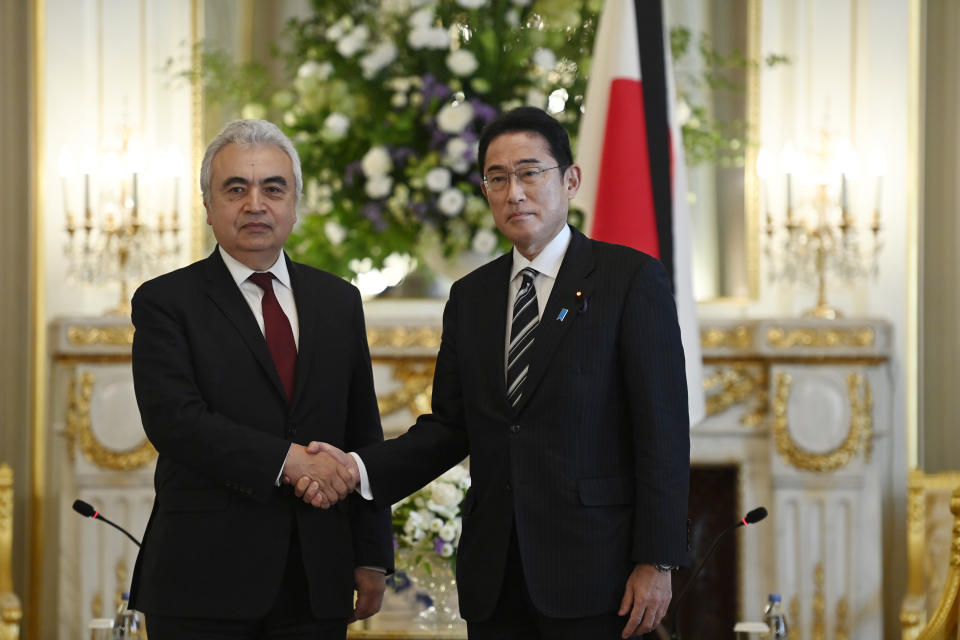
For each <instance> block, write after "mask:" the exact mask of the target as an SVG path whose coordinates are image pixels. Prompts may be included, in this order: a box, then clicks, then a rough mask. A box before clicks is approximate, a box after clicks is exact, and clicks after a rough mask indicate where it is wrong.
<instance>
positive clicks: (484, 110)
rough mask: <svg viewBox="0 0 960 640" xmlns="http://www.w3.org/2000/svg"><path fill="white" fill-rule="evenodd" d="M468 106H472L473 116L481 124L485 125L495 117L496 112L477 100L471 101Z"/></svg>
mask: <svg viewBox="0 0 960 640" xmlns="http://www.w3.org/2000/svg"><path fill="white" fill-rule="evenodd" d="M470 104H471V105H472V106H473V114H474V116H476V118H477V120H479V121H480V122H482V123H483V124H487V123H488V122H490V121H491V120H493V119H494V118H496V117H497V110H496V109H494V108H493V107H491V106H490V105H488V104H487V103H486V102H483V101H482V100H480V99H479V98H473V99H471V100H470Z"/></svg>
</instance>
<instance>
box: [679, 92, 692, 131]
mask: <svg viewBox="0 0 960 640" xmlns="http://www.w3.org/2000/svg"><path fill="white" fill-rule="evenodd" d="M691 115H693V113H692V112H691V111H690V105H689V104H687V101H686V100H684V99H683V98H680V100H679V101H678V102H677V124H679V125H680V126H681V127H682V126H683V125H685V124H687V120H689V119H690V116H691Z"/></svg>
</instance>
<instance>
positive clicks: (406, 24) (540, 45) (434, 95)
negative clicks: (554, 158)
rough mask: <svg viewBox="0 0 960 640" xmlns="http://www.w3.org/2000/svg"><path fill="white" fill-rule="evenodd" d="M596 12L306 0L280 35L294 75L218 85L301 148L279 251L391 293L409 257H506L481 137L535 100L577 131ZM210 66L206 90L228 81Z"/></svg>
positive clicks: (508, 1)
mask: <svg viewBox="0 0 960 640" xmlns="http://www.w3.org/2000/svg"><path fill="white" fill-rule="evenodd" d="M601 4H602V0H582V1H581V2H577V3H566V2H557V1H556V0H536V1H531V0H314V1H313V13H312V15H311V16H309V17H307V18H300V19H294V20H292V21H291V22H290V23H289V24H288V25H287V28H286V32H285V36H284V38H283V40H282V43H283V48H284V49H285V51H284V52H283V53H282V54H281V55H283V56H284V57H285V59H286V61H287V67H288V68H289V70H290V74H291V77H290V78H289V79H287V80H286V81H282V80H281V81H279V82H272V83H271V82H270V81H269V78H268V76H267V75H266V73H263V74H260V75H257V74H256V73H251V72H250V69H249V68H244V69H239V68H238V69H237V73H236V77H243V78H245V79H246V82H247V83H248V84H247V86H249V87H252V88H253V89H254V91H253V92H252V93H251V94H250V95H246V96H241V95H237V94H235V93H234V94H232V95H231V94H230V92H229V91H224V92H223V94H224V95H226V96H228V97H230V98H232V99H233V100H234V101H236V100H237V99H238V98H240V99H245V102H244V103H243V105H242V113H243V115H244V117H269V118H273V119H276V120H277V121H278V123H280V124H281V126H282V127H283V128H284V129H285V130H286V132H287V133H288V134H289V135H290V136H291V139H292V140H293V141H294V143H295V144H296V146H297V149H298V151H299V153H300V157H301V162H302V165H303V174H304V184H305V187H304V193H305V197H304V199H303V202H302V203H301V207H300V223H299V225H298V226H297V228H296V229H295V231H294V234H293V235H292V236H291V239H290V241H289V242H288V245H287V248H288V250H289V251H290V252H291V253H292V254H293V255H295V256H296V257H297V258H298V259H299V260H302V261H304V262H307V263H309V264H313V265H316V266H318V267H320V268H323V269H326V270H328V271H332V272H334V273H337V274H339V275H341V276H344V277H347V278H350V279H353V280H355V281H356V280H360V281H362V280H364V279H365V278H366V279H373V278H375V277H378V278H381V279H383V280H385V281H386V284H393V283H394V282H393V281H395V280H397V279H399V277H402V276H403V274H404V273H405V272H406V271H408V270H409V269H410V268H412V266H413V264H414V260H415V258H414V257H413V256H416V257H424V256H427V257H430V256H437V257H440V258H442V257H444V256H447V257H449V256H455V255H458V254H460V253H462V252H464V251H472V252H475V253H477V254H480V256H490V255H493V254H495V253H497V252H499V251H500V250H504V249H507V248H508V244H507V243H506V241H505V239H503V238H502V237H500V235H499V234H498V233H497V231H496V229H495V227H494V224H493V220H492V218H491V216H490V214H489V210H488V208H487V205H486V202H485V201H484V199H483V197H482V195H481V193H480V182H481V176H480V173H479V171H478V170H477V167H476V154H477V151H476V150H477V137H478V134H479V132H480V130H481V129H482V127H483V126H484V125H485V124H486V123H487V122H489V121H490V120H492V119H493V118H494V117H495V116H496V115H497V114H498V113H500V112H501V111H503V110H507V109H511V108H514V107H517V106H521V105H524V104H530V105H535V106H538V107H542V108H545V109H548V110H549V111H550V112H551V113H552V114H553V115H554V116H555V117H557V118H558V119H559V120H560V121H561V122H562V123H563V124H564V125H565V126H566V127H567V129H568V131H569V132H570V134H571V136H575V135H576V132H577V129H578V126H579V121H580V116H581V107H582V102H583V94H584V91H585V89H586V78H585V75H584V69H583V61H585V60H587V59H588V58H589V56H590V55H591V49H592V45H593V34H594V32H595V29H596V21H597V13H598V11H599V9H600V5H601ZM205 63H206V64H207V65H208V68H209V69H211V70H212V73H210V74H205V77H204V78H203V81H204V83H205V86H207V87H210V86H211V85H218V84H223V83H217V82H211V80H214V81H215V80H216V79H217V78H219V77H220V76H223V75H230V70H229V68H228V67H229V64H228V63H226V62H225V61H224V59H223V58H222V57H217V56H216V55H210V54H208V55H207V56H206V58H205ZM264 79H267V80H268V81H266V82H265V81H264ZM233 86H236V85H233ZM231 91H233V90H231ZM398 276H399V277H398Z"/></svg>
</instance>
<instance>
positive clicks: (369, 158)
mask: <svg viewBox="0 0 960 640" xmlns="http://www.w3.org/2000/svg"><path fill="white" fill-rule="evenodd" d="M360 166H361V168H362V169H363V173H364V175H366V176H367V177H368V178H374V177H377V176H383V175H386V174H388V173H390V171H391V170H392V169H393V160H391V159H390V154H389V153H388V152H387V150H386V148H385V147H382V146H376V147H371V148H370V150H369V151H367V153H366V154H365V155H364V156H363V160H361V161H360Z"/></svg>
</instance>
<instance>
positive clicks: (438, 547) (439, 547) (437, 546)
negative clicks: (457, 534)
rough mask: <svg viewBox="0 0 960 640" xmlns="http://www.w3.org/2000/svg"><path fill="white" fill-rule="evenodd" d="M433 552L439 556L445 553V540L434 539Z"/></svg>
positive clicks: (438, 537)
mask: <svg viewBox="0 0 960 640" xmlns="http://www.w3.org/2000/svg"><path fill="white" fill-rule="evenodd" d="M433 552H434V553H435V554H437V555H440V554H441V553H443V540H442V539H441V538H440V536H437V537H436V538H434V539H433Z"/></svg>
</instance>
